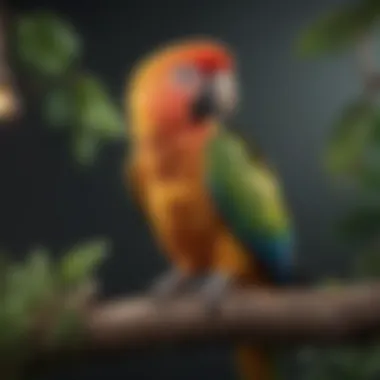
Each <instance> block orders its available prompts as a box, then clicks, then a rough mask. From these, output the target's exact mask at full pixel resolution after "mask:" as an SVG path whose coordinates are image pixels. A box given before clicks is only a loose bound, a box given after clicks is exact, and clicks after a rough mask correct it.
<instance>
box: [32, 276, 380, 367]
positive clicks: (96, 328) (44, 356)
mask: <svg viewBox="0 0 380 380" xmlns="http://www.w3.org/2000/svg"><path fill="white" fill-rule="evenodd" d="M84 322H85V326H86V331H87V340H86V341H85V342H84V343H85V344H84V345H82V346H80V347H76V348H75V349H68V350H66V351H59V352H58V351H57V352H55V353H54V352H51V351H46V349H44V348H43V347H42V350H40V351H39V353H38V357H37V358H36V360H35V361H34V362H33V364H34V368H36V366H37V367H40V368H46V364H47V363H48V362H52V359H58V361H62V360H68V358H70V360H72V359H73V358H78V359H80V360H84V359H85V357H86V356H90V357H92V358H93V357H94V355H96V354H99V353H101V354H102V355H103V354H105V353H111V352H112V355H113V354H114V352H115V350H119V351H120V350H125V349H134V350H136V349H141V348H147V347H149V348H151V347H153V346H157V345H164V344H179V343H186V344H189V343H191V342H192V343H205V342H208V341H212V342H214V343H215V342H255V343H265V344H275V345H276V346H278V345H280V344H284V343H286V344H303V343H311V344H313V345H318V344H336V343H345V342H351V343H355V342H366V341H367V340H368V339H372V340H373V339H375V338H376V336H377V335H378V334H379V333H380V283H375V284H366V285H365V284H363V285H352V286H346V287H339V288H338V287H334V288H333V289H319V290H317V289H316V290H312V289H310V290H307V289H288V290H285V289H284V290H278V291H277V290H276V291H265V290H254V289H251V290H245V291H236V292H233V293H231V294H230V295H228V296H227V297H226V298H225V300H224V301H223V303H222V305H221V310H220V312H219V313H218V314H214V315H210V314H209V313H207V312H206V309H205V308H204V304H203V302H202V299H200V298H199V297H194V298H188V299H179V300H176V301H172V302H171V303H168V304H165V305H164V304H161V305H156V304H155V303H154V302H153V301H152V300H151V299H148V298H145V297H141V298H130V299H121V300H117V301H112V302H108V303H105V304H101V305H99V306H96V307H93V308H92V309H90V310H88V311H87V312H86V313H85V315H84ZM53 362H55V360H53Z"/></svg>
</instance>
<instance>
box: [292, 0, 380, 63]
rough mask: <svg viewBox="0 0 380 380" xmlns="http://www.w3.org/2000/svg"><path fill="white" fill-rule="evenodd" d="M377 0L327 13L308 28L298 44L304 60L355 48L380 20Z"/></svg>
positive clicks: (365, 0) (369, 0) (362, 2)
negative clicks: (358, 41) (359, 39)
mask: <svg viewBox="0 0 380 380" xmlns="http://www.w3.org/2000/svg"><path fill="white" fill-rule="evenodd" d="M379 4H380V3H379V1H377V0H364V1H361V2H360V3H358V4H355V5H349V6H347V7H345V8H341V9H338V10H336V11H334V12H330V13H327V14H325V15H323V16H322V17H320V18H319V19H317V20H316V21H315V22H314V23H313V24H312V25H311V26H310V27H309V28H307V29H306V30H305V31H304V32H303V33H302V34H301V36H300V38H299V40H298V41H297V45H296V48H297V52H298V53H299V54H300V55H301V56H303V57H317V56H320V55H322V54H327V53H333V52H334V53H335V52H339V51H342V50H344V49H346V48H348V47H351V46H352V45H354V44H355V43H356V42H357V40H358V38H360V37H361V36H362V35H363V33H364V34H365V33H366V32H367V31H368V30H370V29H371V28H372V27H373V26H374V25H375V24H376V22H377V21H378V20H379V18H380V5H379Z"/></svg>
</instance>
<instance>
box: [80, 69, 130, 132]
mask: <svg viewBox="0 0 380 380" xmlns="http://www.w3.org/2000/svg"><path fill="white" fill-rule="evenodd" d="M75 99H76V104H77V113H76V124H77V125H80V126H81V128H82V129H83V130H86V131H91V132H93V133H96V134H98V135H99V136H102V137H104V138H107V137H108V138H115V137H121V136H123V134H124V131H123V121H122V117H121V113H120V110H119V109H118V108H117V107H116V105H115V104H114V103H113V102H112V100H111V98H110V96H109V94H108V93H107V91H106V89H105V88H104V86H103V85H102V84H101V82H100V81H99V80H98V79H96V78H95V77H93V76H91V75H89V74H83V75H81V76H80V77H79V78H78V80H77V81H76V83H75Z"/></svg>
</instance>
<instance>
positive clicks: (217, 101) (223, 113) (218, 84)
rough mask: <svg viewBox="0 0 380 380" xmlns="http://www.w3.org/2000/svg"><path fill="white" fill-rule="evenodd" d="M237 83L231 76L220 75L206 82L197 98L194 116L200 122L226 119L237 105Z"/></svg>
mask: <svg viewBox="0 0 380 380" xmlns="http://www.w3.org/2000/svg"><path fill="white" fill-rule="evenodd" d="M236 87H237V86H236V81H235V80H234V78H232V77H231V76H230V75H229V74H224V73H220V74H217V75H215V76H214V77H212V78H210V79H208V80H206V81H204V83H203V86H202V88H201V91H200V92H199V93H198V96H197V97H196V99H195V101H194V103H193V107H192V115H193V117H194V119H195V120H197V121H199V120H202V119H205V118H208V117H215V118H218V119H224V118H226V117H228V116H229V115H230V114H231V113H232V112H233V111H234V109H235V106H236V103H237V89H236Z"/></svg>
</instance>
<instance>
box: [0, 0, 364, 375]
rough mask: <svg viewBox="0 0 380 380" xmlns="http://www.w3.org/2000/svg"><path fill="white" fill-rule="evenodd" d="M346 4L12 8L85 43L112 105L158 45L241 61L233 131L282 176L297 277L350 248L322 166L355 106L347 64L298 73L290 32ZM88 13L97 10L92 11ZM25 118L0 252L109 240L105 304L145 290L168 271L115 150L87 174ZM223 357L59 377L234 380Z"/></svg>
mask: <svg viewBox="0 0 380 380" xmlns="http://www.w3.org/2000/svg"><path fill="white" fill-rule="evenodd" d="M346 3H347V1H343V0H319V1H318V2H306V1H302V0H298V1H297V0H287V1H283V0H267V1H255V0H235V1H226V0H192V1H189V0H182V1H178V2H174V1H161V2H158V1H155V0H139V1H137V0H129V1H128V2H121V1H116V0H108V1H107V2H100V1H99V2H86V1H84V0H76V1H73V2H68V1H65V0H50V1H47V0H46V1H42V0H41V1H37V0H34V1H28V2H25V3H23V4H22V3H21V1H14V2H13V1H12V2H11V4H10V6H11V7H14V9H18V10H28V9H32V8H33V9H34V8H36V7H43V8H48V9H52V10H54V11H57V12H60V13H61V14H62V15H64V16H66V17H67V18H68V19H69V20H71V21H72V22H73V23H74V25H76V26H77V28H78V29H79V31H80V32H81V34H82V35H83V38H84V40H85V48H86V57H85V62H84V63H85V65H86V67H88V68H89V69H90V70H93V71H95V72H97V73H98V74H100V75H101V77H102V79H103V80H104V81H105V82H106V83H107V84H108V86H109V88H110V89H111V91H112V93H113V95H114V97H115V99H120V103H121V102H122V101H121V98H122V92H123V87H124V83H125V78H126V75H127V73H128V72H129V70H130V69H131V67H132V65H133V64H134V63H135V61H136V60H137V59H138V58H139V57H140V56H141V55H142V54H144V53H146V52H148V51H149V50H150V49H152V48H153V47H155V46H156V45H158V44H161V43H163V42H166V41H167V40H170V39H173V38H177V37H182V36H188V35H194V34H206V35H211V36H215V37H218V38H220V39H223V40H225V41H226V42H228V43H229V44H230V45H231V46H232V47H233V48H234V49H235V51H236V54H237V55H238V57H239V60H240V73H241V78H242V91H243V103H242V105H241V110H240V112H239V115H238V116H237V121H236V125H237V128H241V129H242V130H244V132H245V134H247V135H248V136H250V137H252V138H254V139H256V140H257V141H258V142H259V144H260V145H261V146H262V148H263V149H264V151H265V152H266V154H267V156H268V157H269V158H270V160H271V161H272V162H273V164H274V165H275V167H277V169H278V170H279V172H280V173H281V175H282V178H283V182H284V187H285V190H286V193H287V196H288V199H289V203H290V205H291V207H292V209H293V211H294V214H295V220H296V225H297V228H298V234H299V247H298V248H299V249H298V252H299V260H300V263H301V266H302V268H303V270H304V271H305V273H308V274H310V275H311V276H313V277H314V276H324V275H326V274H329V273H344V268H345V265H346V264H347V263H348V258H349V255H350V254H352V252H351V249H349V247H345V246H344V245H343V243H342V242H340V241H339V240H338V239H337V237H336V234H335V232H334V229H333V226H334V223H335V222H336V220H337V219H338V218H339V216H340V214H341V213H342V212H343V211H344V210H345V209H346V207H347V202H348V201H347V200H346V199H344V197H342V193H341V192H339V191H336V190H335V189H334V187H333V185H332V183H331V181H330V180H329V178H328V176H327V175H326V173H325V171H324V168H323V167H322V164H321V155H322V149H323V147H324V144H325V141H326V139H327V135H328V132H329V128H330V124H331V121H332V119H333V118H334V117H335V116H337V115H338V113H339V111H340V109H341V107H342V106H343V105H344V104H346V103H347V101H349V100H351V98H353V97H355V96H356V95H357V92H358V89H359V78H358V75H357V73H356V67H355V61H354V60H353V59H352V57H350V56H349V55H345V56H343V57H340V58H337V59H331V58H329V59H327V60H326V59H325V60H320V61H310V62H307V61H306V62H305V61H301V60H299V59H297V58H296V57H295V55H294V51H293V43H294V39H295V37H296V36H297V35H298V33H299V31H300V29H301V28H302V27H304V26H306V25H307V24H308V23H309V22H310V21H311V20H313V19H314V18H315V17H316V16H317V15H318V14H319V13H320V12H322V11H324V10H326V9H329V8H330V7H332V6H336V5H341V4H346ZM97 4H98V5H97ZM42 123H43V122H42V121H41V120H40V119H39V118H38V116H37V115H36V114H35V112H33V110H29V113H28V118H27V119H26V120H23V121H22V122H21V123H20V125H19V126H17V127H13V128H12V129H6V130H3V131H0V133H1V138H0V144H1V146H0V173H1V176H2V177H1V178H2V181H1V186H0V210H1V214H0V223H1V226H0V241H1V242H2V243H3V244H4V245H5V246H7V247H10V248H12V250H13V252H14V253H15V255H16V254H18V255H21V254H22V253H23V252H25V251H26V250H27V249H28V248H29V247H30V246H31V245H34V244H40V243H42V244H45V245H48V246H49V247H52V248H53V249H55V250H59V249H61V248H63V247H66V246H69V245H71V244H72V243H74V242H76V241H78V240H82V239H84V238H86V237H91V236H94V235H105V236H108V237H109V238H110V239H111V240H112V242H113V251H112V256H111V257H110V259H109V260H108V261H107V263H106V265H105V266H104V267H103V269H102V272H101V276H102V279H103V281H104V292H105V296H114V295H120V294H128V293H134V292H136V291H142V290H143V289H144V288H145V287H146V286H147V285H148V284H149V282H150V281H151V280H152V278H153V277H155V276H156V275H157V274H159V273H160V272H161V271H162V270H164V268H165V265H166V263H165V261H164V260H163V258H161V257H160V255H159V254H158V252H157V250H156V248H155V245H154V243H153V241H152V239H151V237H150V236H149V233H148V230H147V227H146V225H145V223H144V221H143V219H142V217H141V216H140V214H139V212H138V210H136V208H135V207H134V205H133V204H132V203H131V202H130V200H129V198H128V197H127V196H126V192H125V190H124V185H123V182H122V176H121V163H122V159H123V151H124V147H123V144H122V143H115V144H109V145H108V146H107V147H105V148H104V150H103V152H102V154H101V155H100V156H99V157H98V159H97V162H96V165H95V166H94V168H92V169H90V170H89V171H87V172H84V171H83V170H81V169H80V168H78V167H77V166H75V165H74V164H73V163H72V160H71V158H70V157H69V155H68V153H67V151H66V146H65V143H64V141H62V140H61V139H59V138H58V137H57V136H56V135H55V134H53V133H50V132H49V131H48V130H46V129H44V128H42ZM228 353H229V350H228V349H224V348H210V349H209V348H205V349H198V348H197V349H191V350H189V349H188V350H186V349H181V350H178V349H170V348H167V349H162V350H161V351H159V352H158V353H157V351H155V352H154V353H152V354H143V355H133V357H131V356H125V357H123V358H117V359H115V360H107V361H105V362H97V363H92V364H91V365H90V366H82V367H77V366H76V367H75V368H72V369H71V368H68V369H66V370H65V371H62V373H61V374H57V376H59V378H62V379H63V378H65V379H67V378H70V379H85V378H86V379H87V378H88V379H105V378H110V379H115V380H117V379H126V378H128V379H131V380H143V379H150V378H157V377H158V378H165V379H167V380H169V379H182V380H187V379H189V380H190V379H194V378H199V379H207V378H217V379H219V380H224V379H225V380H227V379H234V375H233V371H232V366H231V365H230V360H229V359H228V356H227V355H228Z"/></svg>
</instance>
